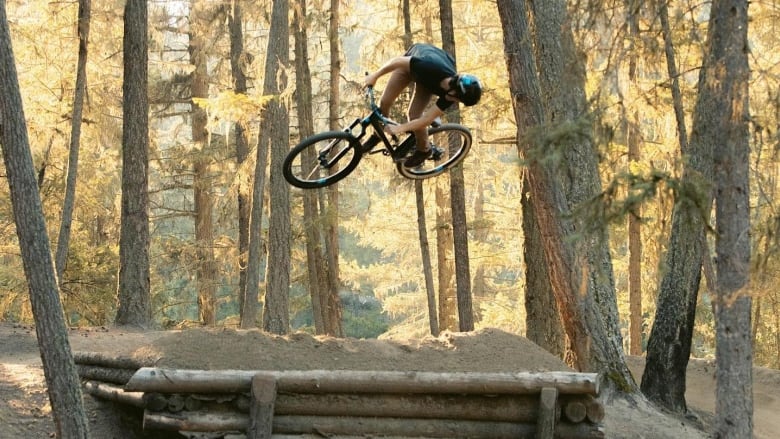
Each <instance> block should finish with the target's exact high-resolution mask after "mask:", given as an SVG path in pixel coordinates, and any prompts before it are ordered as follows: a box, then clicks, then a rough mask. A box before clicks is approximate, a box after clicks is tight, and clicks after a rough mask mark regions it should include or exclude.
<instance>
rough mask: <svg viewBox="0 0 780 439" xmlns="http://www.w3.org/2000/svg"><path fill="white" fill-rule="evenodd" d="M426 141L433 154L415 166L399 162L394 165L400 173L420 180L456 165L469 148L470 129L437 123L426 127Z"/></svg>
mask: <svg viewBox="0 0 780 439" xmlns="http://www.w3.org/2000/svg"><path fill="white" fill-rule="evenodd" d="M428 143H429V144H430V146H431V147H432V148H433V155H432V156H431V157H430V158H429V159H428V160H426V161H424V162H423V163H422V164H420V166H417V167H415V168H407V167H406V166H404V164H403V162H399V163H398V164H397V165H396V166H397V167H398V172H399V173H400V174H401V175H403V176H404V177H406V178H411V179H413V180H422V179H424V178H430V177H435V176H437V175H439V174H441V173H442V172H444V171H447V170H449V169H450V168H452V167H454V166H456V165H458V164H459V163H460V162H462V161H463V159H465V158H466V155H467V154H468V152H469V150H470V149H471V131H470V130H469V129H468V128H466V127H464V126H463V125H458V124H454V123H447V124H443V125H439V126H438V127H435V128H429V129H428Z"/></svg>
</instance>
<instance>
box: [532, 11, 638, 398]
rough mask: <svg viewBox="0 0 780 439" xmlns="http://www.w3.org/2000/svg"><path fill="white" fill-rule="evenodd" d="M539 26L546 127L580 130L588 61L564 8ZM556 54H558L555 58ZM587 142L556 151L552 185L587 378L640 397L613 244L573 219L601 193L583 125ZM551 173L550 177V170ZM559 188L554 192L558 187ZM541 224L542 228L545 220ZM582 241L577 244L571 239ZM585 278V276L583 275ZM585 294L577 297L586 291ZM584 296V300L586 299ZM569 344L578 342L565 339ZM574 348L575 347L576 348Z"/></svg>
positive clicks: (547, 14) (540, 15) (543, 15)
mask: <svg viewBox="0 0 780 439" xmlns="http://www.w3.org/2000/svg"><path fill="white" fill-rule="evenodd" d="M533 10H534V19H535V21H534V23H535V31H536V32H535V34H536V47H537V49H538V54H539V58H538V59H539V64H538V65H539V75H540V76H539V78H540V85H541V89H542V91H543V96H545V98H544V100H543V101H542V103H543V105H545V106H546V116H547V117H546V118H547V123H551V124H553V125H563V124H574V125H578V124H579V123H580V122H581V118H583V117H584V116H586V115H587V114H588V103H587V98H586V96H585V69H584V66H583V65H582V62H581V60H582V59H583V57H582V56H580V54H579V53H577V48H576V45H575V43H574V36H573V32H572V29H571V23H570V22H569V18H568V13H567V10H566V2H565V1H564V0H551V1H548V2H534V3H533ZM552 48H558V49H559V50H554V49H552ZM581 129H582V130H583V135H582V136H580V137H579V138H576V137H577V136H575V139H574V140H569V141H564V142H560V143H558V145H557V147H558V148H561V150H562V152H563V155H562V157H563V162H562V163H561V164H560V165H559V166H558V167H557V169H556V170H555V171H553V172H554V173H555V174H554V175H553V178H554V179H555V181H556V182H560V184H561V190H562V191H563V195H564V197H565V202H566V205H565V210H563V211H561V213H564V216H563V217H562V218H561V221H562V222H563V225H564V231H565V234H564V237H565V239H564V240H563V241H561V243H562V244H564V245H565V246H567V247H570V248H569V249H566V250H565V251H566V252H570V254H571V255H572V256H573V258H571V259H570V261H571V262H575V261H577V262H576V263H577V264H581V266H580V267H577V268H575V267H574V266H571V271H570V272H569V275H573V276H574V277H573V278H572V284H571V285H572V287H575V286H576V288H577V290H574V289H573V290H572V292H575V291H577V296H573V297H572V299H574V301H575V303H577V305H578V306H579V307H581V310H582V313H583V315H584V316H586V320H585V321H584V324H585V325H587V326H588V333H589V335H590V341H589V344H590V346H588V347H587V351H586V352H582V353H578V355H581V354H583V353H584V354H586V355H588V357H589V358H588V359H587V363H588V364H589V365H590V368H586V369H583V370H598V371H603V372H604V373H605V376H607V377H608V378H609V379H610V380H611V382H612V383H613V384H615V385H616V386H617V387H618V388H620V389H622V390H626V391H634V390H637V386H636V384H635V383H634V379H633V377H632V376H631V372H630V371H629V370H628V366H626V362H625V358H624V353H623V341H622V336H621V333H620V322H619V318H618V310H617V297H616V293H615V282H614V279H613V274H612V258H611V256H610V253H609V237H608V233H607V228H606V224H604V223H603V222H599V221H597V220H594V219H588V218H584V217H582V216H579V215H573V216H572V215H568V214H570V213H573V212H576V210H577V209H578V208H580V207H581V205H582V204H584V203H587V202H589V201H591V200H593V199H594V198H596V197H597V196H598V195H599V194H600V193H601V179H600V175H599V168H598V151H597V148H596V146H595V145H594V144H593V143H592V141H591V140H590V139H591V138H592V127H591V125H590V124H589V123H588V124H583V127H582V128H581ZM551 171H552V169H551ZM553 187H554V186H553ZM540 222H541V220H540ZM574 236H579V238H577V239H574V240H572V239H569V238H570V237H574ZM579 270H582V271H579ZM583 287H584V288H586V289H585V290H584V291H579V290H580V289H582V288H583ZM583 294H584V295H585V296H584V297H583ZM567 335H568V336H569V338H571V339H573V340H574V339H575V338H576V337H580V336H581V335H580V334H577V333H573V332H569V331H567ZM576 345H577V343H575V346H576Z"/></svg>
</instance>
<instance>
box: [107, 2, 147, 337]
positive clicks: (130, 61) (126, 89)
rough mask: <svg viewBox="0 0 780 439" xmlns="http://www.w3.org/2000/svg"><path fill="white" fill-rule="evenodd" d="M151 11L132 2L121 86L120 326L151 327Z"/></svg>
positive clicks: (127, 11) (126, 23) (128, 7)
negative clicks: (149, 86) (148, 88)
mask: <svg viewBox="0 0 780 439" xmlns="http://www.w3.org/2000/svg"><path fill="white" fill-rule="evenodd" d="M147 15H148V14H147V5H146V2H145V1H142V0H128V1H127V3H126V4H125V19H124V29H125V32H124V37H123V45H124V55H123V57H124V58H123V59H124V78H123V85H122V92H123V100H122V109H123V113H124V114H123V117H122V124H123V130H122V226H121V231H120V238H119V307H118V309H117V316H116V322H117V323H119V324H120V325H138V326H142V327H147V326H149V325H150V324H151V322H152V306H151V301H152V300H151V293H150V285H149V211H148V210H149V207H148V206H149V194H148V187H149V101H148V96H147V89H146V87H147V82H148V71H147V68H148V67H147V64H148V59H149V58H148V56H149V55H148V50H147V47H148V43H147V27H148V23H147Z"/></svg>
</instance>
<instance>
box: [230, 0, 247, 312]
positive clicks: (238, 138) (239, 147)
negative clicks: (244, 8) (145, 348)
mask: <svg viewBox="0 0 780 439" xmlns="http://www.w3.org/2000/svg"><path fill="white" fill-rule="evenodd" d="M228 20H229V21H228V28H229V29H230V72H231V74H232V76H233V91H235V92H236V93H237V94H242V95H244V94H246V74H245V73H244V67H245V66H246V61H245V54H244V31H243V28H242V23H241V21H242V13H241V2H238V1H237V2H233V9H232V11H231V13H229V14H228ZM235 142H236V168H237V169H238V172H239V175H240V174H241V173H242V170H241V168H242V167H243V165H244V163H245V162H246V159H247V158H248V156H249V140H248V139H247V133H246V130H245V128H244V126H243V125H241V124H240V123H237V124H236V126H235ZM248 194H250V190H249V188H248V187H246V185H245V184H244V179H243V178H240V177H239V178H238V273H239V274H238V278H239V280H238V309H239V310H241V309H243V308H244V291H245V290H246V264H247V254H248V252H249V218H250V214H251V208H252V203H251V200H250V195H248Z"/></svg>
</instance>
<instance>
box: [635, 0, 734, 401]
mask: <svg viewBox="0 0 780 439" xmlns="http://www.w3.org/2000/svg"><path fill="white" fill-rule="evenodd" d="M658 7H659V14H658V15H659V17H660V18H661V25H662V26H663V31H664V38H665V41H666V54H667V55H666V56H667V68H668V71H669V76H670V77H671V78H673V80H672V91H673V100H674V105H675V115H676V117H677V126H678V135H679V137H680V148H681V151H682V155H683V156H684V157H686V162H685V167H684V169H683V175H682V179H681V186H682V188H683V190H682V191H680V192H678V194H677V195H676V199H675V208H674V211H673V213H672V229H671V235H670V238H669V245H668V249H669V250H668V252H667V254H666V256H665V261H664V265H665V266H664V267H663V268H662V270H661V271H662V272H663V273H665V274H664V277H663V278H662V280H661V285H660V290H659V293H658V300H657V303H656V317H655V321H654V322H653V328H652V330H651V332H650V338H649V339H648V343H647V357H646V364H645V372H644V374H643V375H642V392H643V393H644V394H645V395H646V396H647V397H648V398H649V399H651V400H653V401H654V402H656V403H658V404H660V405H661V406H663V407H665V408H667V409H668V410H672V411H676V412H680V413H684V412H685V411H686V410H687V407H686V403H685V383H686V376H685V373H686V369H687V367H688V359H689V357H690V352H691V339H692V337H693V325H694V320H695V317H696V302H697V300H698V293H699V284H700V282H701V274H702V269H701V267H702V263H703V262H704V265H705V266H706V265H707V261H705V260H704V258H708V257H709V256H708V251H707V249H706V238H705V230H706V229H707V227H708V221H709V220H708V219H709V216H710V211H711V209H712V193H711V185H712V179H713V162H712V153H713V151H712V150H713V147H714V145H715V144H717V143H718V142H720V141H722V139H724V138H726V137H725V133H724V132H723V129H724V127H723V126H721V125H720V123H721V121H720V120H715V118H714V117H713V115H717V114H718V113H719V111H720V110H721V108H720V107H721V106H723V105H731V102H725V101H723V100H722V99H723V98H721V97H720V96H717V94H719V93H721V90H720V89H718V88H716V87H715V86H714V85H713V84H712V79H710V76H712V75H716V74H717V72H716V70H715V69H716V68H717V67H716V66H712V65H709V64H708V60H710V59H717V57H718V56H717V55H715V53H714V52H713V51H717V50H718V48H717V47H716V45H713V43H712V41H708V43H707V48H706V49H705V50H706V51H707V53H705V64H704V65H703V68H702V69H701V70H700V71H699V86H698V96H697V101H696V108H695V109H694V116H693V127H692V132H691V140H690V143H689V142H688V139H687V136H686V131H685V124H684V119H683V117H682V100H681V99H682V98H681V97H680V92H679V87H678V86H677V85H676V84H677V83H676V80H675V78H676V73H677V70H676V63H675V62H674V51H673V48H672V46H671V35H670V34H671V32H670V29H669V24H668V10H667V8H666V5H665V3H663V2H661V3H660V4H659V6H658ZM713 17H714V15H711V17H710V21H711V23H710V24H711V26H710V34H709V36H708V39H709V40H712V39H713V37H714V31H713V29H712V24H714V23H713ZM717 41H720V39H719V38H718V39H717ZM721 50H722V49H721ZM709 62H711V61H709ZM675 90H676V91H675Z"/></svg>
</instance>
